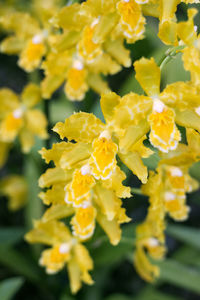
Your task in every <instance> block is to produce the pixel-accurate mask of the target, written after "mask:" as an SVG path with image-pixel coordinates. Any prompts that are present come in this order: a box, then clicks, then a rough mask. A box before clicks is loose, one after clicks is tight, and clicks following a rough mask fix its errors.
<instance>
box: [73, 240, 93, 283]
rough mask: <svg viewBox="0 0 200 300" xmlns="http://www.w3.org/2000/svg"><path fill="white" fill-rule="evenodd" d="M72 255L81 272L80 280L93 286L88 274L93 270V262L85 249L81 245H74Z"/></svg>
mask: <svg viewBox="0 0 200 300" xmlns="http://www.w3.org/2000/svg"><path fill="white" fill-rule="evenodd" d="M74 255H75V259H76V260H77V263H78V264H79V267H80V269H81V272H82V275H81V279H82V280H83V281H84V282H85V283H87V284H93V280H92V278H91V277H90V275H89V273H88V271H90V270H92V269H93V261H92V259H91V257H90V254H89V252H88V250H87V248H86V247H85V246H83V245H82V244H79V243H78V244H76V245H75V246H74Z"/></svg>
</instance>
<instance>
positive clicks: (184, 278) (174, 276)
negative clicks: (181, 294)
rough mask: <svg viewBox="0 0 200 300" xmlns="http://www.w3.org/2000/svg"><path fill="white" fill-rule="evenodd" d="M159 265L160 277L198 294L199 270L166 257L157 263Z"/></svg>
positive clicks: (199, 291)
mask: <svg viewBox="0 0 200 300" xmlns="http://www.w3.org/2000/svg"><path fill="white" fill-rule="evenodd" d="M158 266H159V267H160V279H161V280H163V281H165V282H168V283H171V284H173V285H176V286H179V287H181V288H184V289H188V290H191V291H193V292H196V293H198V294H199V295H200V270H199V269H197V268H194V267H190V266H186V265H183V264H181V263H179V262H177V261H175V260H173V259H166V260H165V261H162V262H160V263H159V264H158Z"/></svg>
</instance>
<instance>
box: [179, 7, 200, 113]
mask: <svg viewBox="0 0 200 300" xmlns="http://www.w3.org/2000/svg"><path fill="white" fill-rule="evenodd" d="M197 12H198V11H197V10H196V9H194V8H191V9H188V20H187V21H185V22H180V23H179V24H178V35H179V38H180V39H181V42H182V43H183V44H184V45H185V46H186V47H185V48H184V49H183V50H182V52H183V55H182V59H183V63H184V68H185V69H186V70H187V71H189V72H190V74H191V81H192V83H193V84H194V86H195V87H196V88H197V90H198V92H199V84H200V35H198V34H197V28H196V26H195V24H194V17H195V16H196V14H197ZM195 111H196V113H197V114H198V115H200V102H199V106H198V107H197V108H196V110H195Z"/></svg>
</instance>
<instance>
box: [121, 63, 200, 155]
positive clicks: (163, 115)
mask: <svg viewBox="0 0 200 300" xmlns="http://www.w3.org/2000/svg"><path fill="white" fill-rule="evenodd" d="M134 67H135V71H136V75H135V76H136V79H137V80H138V82H139V83H140V85H141V86H142V88H143V89H144V91H145V93H146V94H147V96H143V95H142V96H139V95H135V94H133V93H130V94H129V95H126V96H125V97H124V99H123V98H122V99H123V104H122V105H121V106H119V114H120V111H121V109H122V108H123V110H124V111H126V114H125V115H124V116H123V115H122V117H123V118H124V119H125V120H126V122H127V124H128V123H130V122H132V123H133V124H134V122H135V123H138V124H139V121H138V120H141V117H143V118H147V121H148V123H149V127H150V136H149V138H150V142H151V143H152V145H153V146H155V147H157V148H158V149H159V150H160V151H162V152H168V151H169V150H174V149H176V147H177V146H178V142H179V141H180V139H181V135H180V132H179V130H178V128H177V127H176V124H175V122H176V123H177V124H178V125H181V126H185V127H189V128H194V129H196V130H199V129H200V127H199V121H200V118H199V116H198V114H197V113H196V108H197V107H198V106H199V103H200V97H199V95H198V93H197V91H196V89H195V88H194V87H193V86H192V84H191V83H190V82H176V83H172V84H170V85H168V86H167V87H166V88H165V89H164V90H163V91H162V92H161V93H160V68H159V67H158V66H157V65H156V63H155V61H154V59H153V58H151V59H146V58H141V59H140V60H139V61H136V62H135V63H134ZM131 99H132V102H133V101H134V102H135V105H133V104H131ZM142 108H143V109H142ZM131 115H132V116H131ZM131 118H132V119H131ZM145 129H146V131H144V134H146V133H147V131H148V127H146V128H145Z"/></svg>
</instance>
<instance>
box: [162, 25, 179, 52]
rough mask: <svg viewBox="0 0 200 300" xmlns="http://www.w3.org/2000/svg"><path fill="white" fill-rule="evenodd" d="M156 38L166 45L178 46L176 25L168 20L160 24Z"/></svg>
mask: <svg viewBox="0 0 200 300" xmlns="http://www.w3.org/2000/svg"><path fill="white" fill-rule="evenodd" d="M158 36H159V38H160V39H161V40H162V41H163V42H164V43H165V44H166V45H174V46H176V45H178V41H177V24H176V23H175V22H173V21H168V20H166V21H164V22H162V23H160V25H159V33H158Z"/></svg>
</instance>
